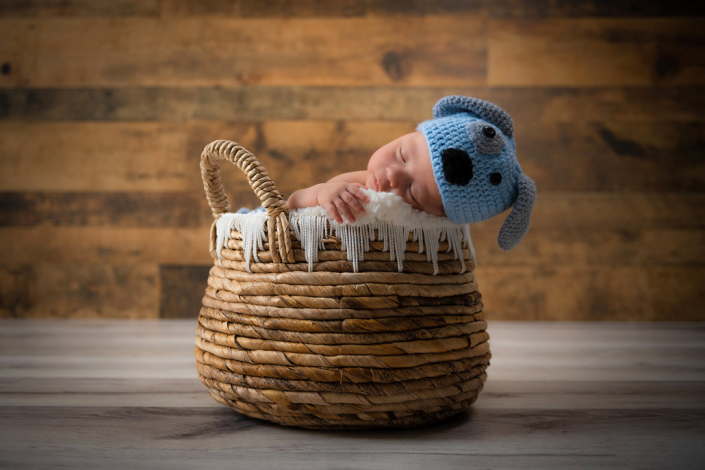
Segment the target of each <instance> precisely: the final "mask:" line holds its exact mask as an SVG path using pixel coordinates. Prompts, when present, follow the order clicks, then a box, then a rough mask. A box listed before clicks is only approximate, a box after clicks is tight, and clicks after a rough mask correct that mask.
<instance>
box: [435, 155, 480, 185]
mask: <svg viewBox="0 0 705 470" xmlns="http://www.w3.org/2000/svg"><path fill="white" fill-rule="evenodd" d="M441 161H442V162H443V175H444V176H445V177H446V181H448V182H449V183H451V184H458V185H460V186H465V185H467V184H468V183H469V182H470V180H471V179H472V160H470V156H469V155H468V153H467V152H466V151H465V150H460V149H453V148H450V149H445V150H444V151H443V153H441Z"/></svg>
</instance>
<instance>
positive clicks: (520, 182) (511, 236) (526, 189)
mask: <svg viewBox="0 0 705 470" xmlns="http://www.w3.org/2000/svg"><path fill="white" fill-rule="evenodd" d="M517 189H518V191H519V194H518V195H517V200H516V202H515V203H514V207H513V208H512V212H510V213H509V215H508V216H507V219H506V220H505V221H504V224H502V228H501V229H500V230H499V236H498V237H497V242H498V243H499V247H500V248H501V249H503V250H504V251H509V250H512V249H514V248H515V247H516V246H517V245H518V244H519V242H521V240H522V239H523V238H524V235H526V232H528V231H529V222H531V211H532V210H533V208H534V203H535V202H536V185H535V184H534V182H533V180H532V179H531V178H529V177H528V176H526V175H525V174H524V173H520V174H519V178H517Z"/></svg>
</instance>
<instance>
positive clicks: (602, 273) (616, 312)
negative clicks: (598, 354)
mask: <svg viewBox="0 0 705 470" xmlns="http://www.w3.org/2000/svg"><path fill="white" fill-rule="evenodd" d="M475 273H476V275H477V279H478V284H479V290H480V292H482V300H483V303H484V304H485V309H484V310H485V312H486V314H487V318H488V319H502V320H517V319H522V320H528V319H530V320H593V321H594V320H600V321H604V320H621V321H636V320H651V321H667V320H671V321H702V320H703V318H705V317H704V316H703V310H702V307H701V306H702V303H703V302H705V288H704V287H703V282H702V279H703V276H705V270H704V269H703V268H702V267H701V265H700V266H696V267H691V268H688V267H682V266H677V267H672V268H666V267H653V268H652V267H631V266H599V267H597V266H595V267H593V266H589V267H568V266H555V265H544V266H511V267H509V266H507V267H496V266H483V265H482V262H481V259H478V268H477V270H476V271H475ZM685 299H687V301H686V300H685ZM567 312H570V313H567Z"/></svg>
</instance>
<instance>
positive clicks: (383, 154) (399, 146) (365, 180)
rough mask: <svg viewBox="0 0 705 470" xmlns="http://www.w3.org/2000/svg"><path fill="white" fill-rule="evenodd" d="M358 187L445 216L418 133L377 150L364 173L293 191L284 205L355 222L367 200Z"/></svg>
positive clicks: (340, 176)
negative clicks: (313, 209)
mask: <svg viewBox="0 0 705 470" xmlns="http://www.w3.org/2000/svg"><path fill="white" fill-rule="evenodd" d="M362 188H367V189H371V190H373V191H379V192H389V193H394V194H396V195H398V196H400V197H401V198H402V199H404V201H405V202H407V203H408V204H410V205H411V206H412V207H413V208H414V209H418V210H420V211H424V212H428V213H429V214H433V215H441V216H443V215H445V211H444V210H443V201H442V199H441V193H440V191H439V190H438V185H437V184H436V181H435V178H434V177H433V168H432V166H431V158H430V156H429V152H428V146H427V145H426V139H424V136H423V134H421V133H420V132H414V133H412V134H407V135H405V136H403V137H400V138H398V139H396V140H393V141H392V142H390V143H388V144H387V145H384V146H383V147H381V148H380V149H379V150H377V151H376V152H375V153H374V154H372V157H371V158H370V161H369V162H368V163H367V171H353V172H350V173H343V174H342V175H338V176H336V177H334V178H331V179H330V180H329V181H327V182H326V183H322V184H317V185H315V186H311V187H310V188H306V189H300V190H298V191H296V192H294V193H293V194H292V195H291V197H289V200H288V201H287V204H288V205H289V207H290V208H291V209H300V208H304V207H314V206H321V207H323V208H325V209H326V210H327V211H328V213H329V214H330V215H331V217H332V218H333V219H335V221H336V222H338V223H342V222H343V218H345V219H347V220H348V221H350V222H355V214H356V213H357V214H360V215H362V214H364V213H365V209H364V207H363V204H364V203H368V202H370V198H369V197H368V196H367V195H366V194H365V193H364V192H363V191H362Z"/></svg>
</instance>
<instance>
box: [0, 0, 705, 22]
mask: <svg viewBox="0 0 705 470" xmlns="http://www.w3.org/2000/svg"><path fill="white" fill-rule="evenodd" d="M160 4H161V8H160V6H159V5H160ZM480 12H486V13H488V14H490V15H492V16H493V17H519V18H526V17H529V18H534V17H536V18H545V17H573V16H582V17H585V16H599V17H622V16H635V17H644V16H656V17H668V16H702V15H703V14H705V10H704V9H703V7H702V6H701V5H700V4H689V3H687V2H676V3H671V4H666V3H664V2H637V3H634V2H632V1H630V0H611V1H607V0H579V1H572V2H560V3H557V2H553V1H550V0H493V1H492V2H487V1H482V0H480V1H473V2H458V1H456V0H440V1H439V0H414V1H404V2H401V1H398V0H383V1H379V0H376V1H371V0H347V1H345V2H328V1H325V0H269V1H267V2H252V1H247V0H234V1H227V0H201V1H192V0H162V1H161V2H157V1H156V0H147V1H139V2H138V1H135V0H119V1H110V0H91V1H86V0H51V1H46V0H43V1H38V0H4V1H3V2H0V17H37V16H41V17H65V16H103V17H114V16H117V17H120V16H159V15H161V16H200V15H219V16H233V17H240V18H266V17H360V16H381V15H384V16H386V15H410V16H423V15H438V14H462V13H480Z"/></svg>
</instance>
